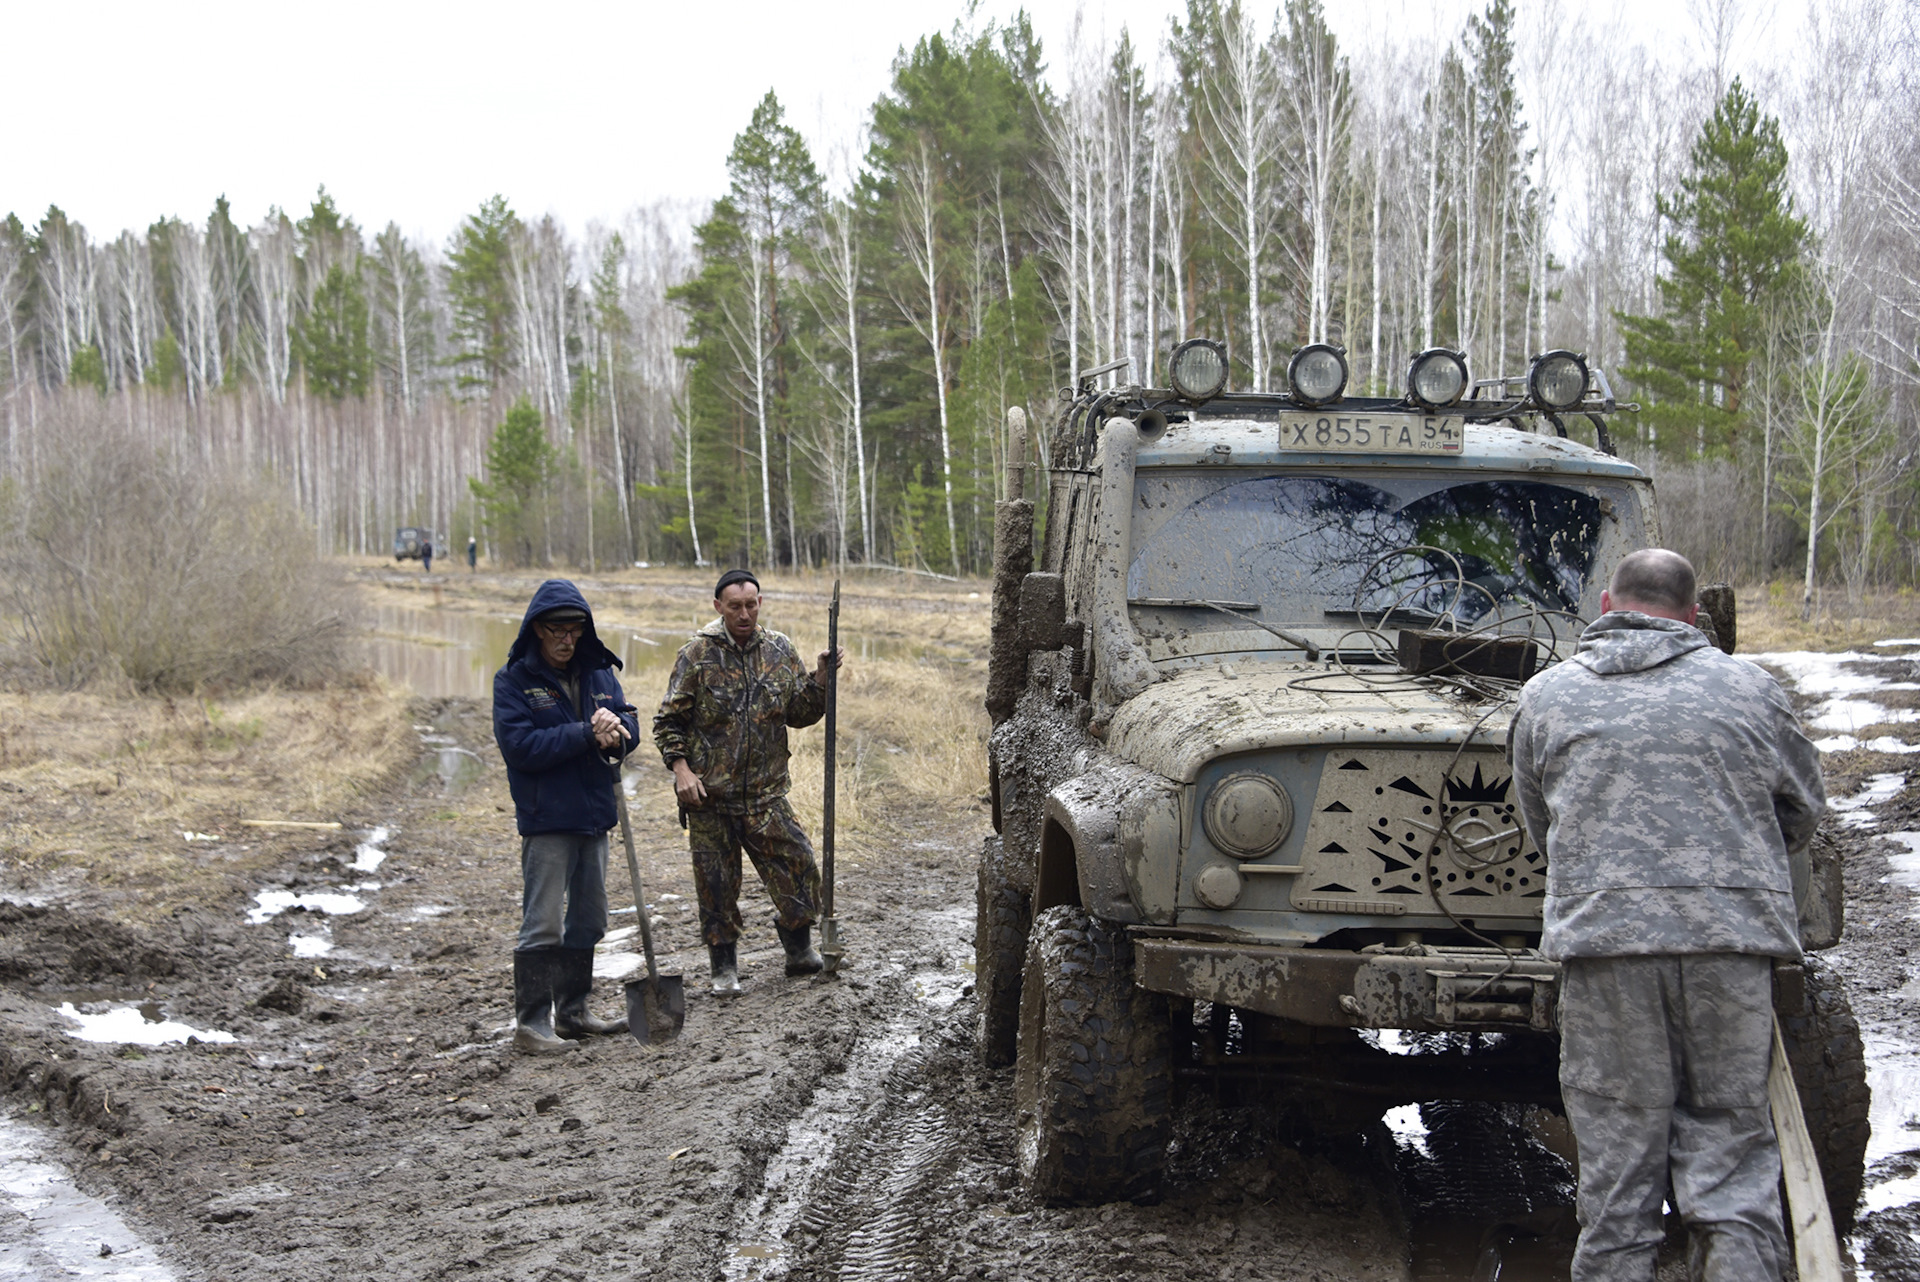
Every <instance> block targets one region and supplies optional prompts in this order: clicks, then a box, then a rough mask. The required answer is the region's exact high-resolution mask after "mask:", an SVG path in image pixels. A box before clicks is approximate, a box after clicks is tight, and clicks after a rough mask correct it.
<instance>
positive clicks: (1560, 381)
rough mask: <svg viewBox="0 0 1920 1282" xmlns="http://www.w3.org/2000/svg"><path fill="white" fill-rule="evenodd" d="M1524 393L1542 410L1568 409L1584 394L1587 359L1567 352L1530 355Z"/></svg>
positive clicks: (1585, 390) (1584, 395)
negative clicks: (1531, 366) (1531, 364)
mask: <svg viewBox="0 0 1920 1282" xmlns="http://www.w3.org/2000/svg"><path fill="white" fill-rule="evenodd" d="M1527 394H1528V395H1530V396H1532V397H1533V400H1534V403H1535V404H1536V405H1539V406H1541V407H1542V408H1544V409H1549V410H1570V409H1572V408H1573V407H1574V406H1576V405H1578V404H1579V403H1580V402H1581V401H1582V400H1583V399H1585V397H1586V395H1587V362H1586V361H1585V360H1584V359H1582V358H1581V357H1578V356H1575V355H1574V354H1573V353H1572V352H1569V351H1554V352H1548V353H1546V354H1545V355H1543V356H1536V357H1534V358H1533V368H1531V369H1529V370H1528V371H1527Z"/></svg>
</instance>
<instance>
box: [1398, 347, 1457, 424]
mask: <svg viewBox="0 0 1920 1282" xmlns="http://www.w3.org/2000/svg"><path fill="white" fill-rule="evenodd" d="M1466 394H1467V358H1466V357H1465V356H1464V355H1462V354H1461V353H1459V352H1454V351H1449V350H1447V349H1446V348H1444V347H1429V348H1428V349H1427V350H1426V351H1424V352H1421V353H1420V354H1419V355H1418V356H1416V357H1414V358H1413V364H1411V365H1409V366H1408V367H1407V396H1408V398H1409V399H1411V400H1412V401H1413V403H1414V404H1416V405H1418V406H1419V407H1420V408H1421V409H1423V410H1426V411H1427V412H1428V413H1429V414H1437V413H1439V412H1440V411H1441V410H1444V409H1450V408H1452V407H1453V406H1455V405H1458V404H1459V403H1460V398H1461V397H1462V396H1465V395H1466Z"/></svg>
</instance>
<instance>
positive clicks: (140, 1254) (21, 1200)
mask: <svg viewBox="0 0 1920 1282" xmlns="http://www.w3.org/2000/svg"><path fill="white" fill-rule="evenodd" d="M0 1278H10V1279H11V1278H18V1279H21V1280H22V1282H41V1280H42V1279H47V1280H49V1282H50V1280H51V1279H53V1278H83V1279H84V1278H102V1279H106V1278H112V1279H115V1282H174V1273H173V1270H171V1269H169V1268H168V1267H167V1266H166V1265H165V1264H163V1263H161V1261H160V1257H159V1256H158V1255H156V1254H155V1253H154V1250H153V1248H152V1247H151V1246H148V1245H147V1244H146V1243H145V1242H142V1241H140V1239H139V1238H137V1237H135V1236H134V1233H133V1230H131V1229H129V1228H128V1227H127V1224H126V1221H124V1220H122V1219H121V1218H120V1216H119V1214H118V1213H116V1212H115V1211H114V1209H113V1208H112V1207H110V1206H108V1205H107V1204H106V1203H105V1202H102V1201H101V1200H100V1199H99V1198H97V1197H91V1196H89V1195H88V1194H85V1193H82V1192H81V1191H80V1190H79V1189H78V1188H76V1187H75V1186H74V1183H73V1180H72V1179H71V1178H70V1177H69V1176H68V1175H67V1172H66V1171H65V1170H64V1169H62V1168H61V1166H60V1165H59V1164H58V1163H57V1162H56V1161H54V1160H53V1159H52V1157H51V1156H50V1155H49V1153H48V1152H47V1145H46V1141H45V1140H44V1139H43V1138H42V1137H41V1136H40V1134H39V1133H38V1132H37V1131H36V1130H35V1129H34V1128H33V1127H31V1126H29V1125H27V1124H26V1123H24V1122H21V1121H18V1120H16V1119H15V1118H14V1117H13V1116H12V1115H10V1114H0Z"/></svg>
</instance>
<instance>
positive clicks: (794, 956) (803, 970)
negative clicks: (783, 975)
mask: <svg viewBox="0 0 1920 1282" xmlns="http://www.w3.org/2000/svg"><path fill="white" fill-rule="evenodd" d="M774 929H775V930H777V931H779V932H780V943H781V946H782V947H784V948H785V949H786V950H787V974H788V975H789V976H792V975H818V974H819V973H820V971H821V968H822V967H824V966H825V965H826V963H825V962H823V961H821V960H820V950H819V949H817V948H815V947H814V946H813V939H812V935H813V927H811V926H796V927H795V928H794V929H792V930H788V929H787V928H786V927H785V926H776V927H774Z"/></svg>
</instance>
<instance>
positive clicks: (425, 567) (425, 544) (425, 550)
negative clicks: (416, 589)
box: [420, 539, 433, 574]
mask: <svg viewBox="0 0 1920 1282" xmlns="http://www.w3.org/2000/svg"><path fill="white" fill-rule="evenodd" d="M420 568H421V571H422V572H423V573H426V574H432V573H433V540H432V539H421V540H420Z"/></svg>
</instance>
